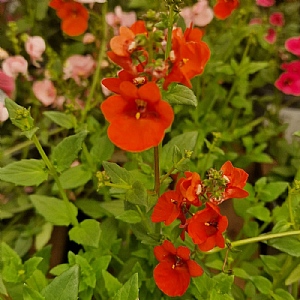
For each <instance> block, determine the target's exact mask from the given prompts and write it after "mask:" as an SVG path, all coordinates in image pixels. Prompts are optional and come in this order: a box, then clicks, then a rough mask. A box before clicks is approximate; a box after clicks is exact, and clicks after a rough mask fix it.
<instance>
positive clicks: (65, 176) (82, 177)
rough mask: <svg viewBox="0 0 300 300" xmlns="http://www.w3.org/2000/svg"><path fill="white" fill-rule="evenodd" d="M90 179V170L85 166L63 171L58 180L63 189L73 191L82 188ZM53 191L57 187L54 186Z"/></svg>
mask: <svg viewBox="0 0 300 300" xmlns="http://www.w3.org/2000/svg"><path fill="white" fill-rule="evenodd" d="M91 178H92V172H91V170H90V169H89V168H88V167H87V166H85V165H78V166H76V167H71V168H69V169H67V170H66V171H64V172H63V173H62V174H61V175H60V177H59V180H60V182H61V185H62V187H63V188H64V189H74V188H77V187H79V186H84V185H85V184H86V183H87V182H88V181H89V180H90V179H91ZM55 189H57V186H55Z"/></svg>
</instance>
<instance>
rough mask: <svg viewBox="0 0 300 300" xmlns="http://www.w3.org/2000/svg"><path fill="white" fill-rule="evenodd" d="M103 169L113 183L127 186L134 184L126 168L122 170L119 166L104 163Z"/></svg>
mask: <svg viewBox="0 0 300 300" xmlns="http://www.w3.org/2000/svg"><path fill="white" fill-rule="evenodd" d="M103 168H104V170H105V172H106V173H107V175H108V176H109V177H110V179H111V181H112V182H113V183H116V184H125V185H131V184H132V182H133V179H132V177H131V175H130V173H129V172H128V171H127V170H126V169H125V168H121V167H120V166H118V165H117V164H115V163H111V162H107V161H104V162H103Z"/></svg>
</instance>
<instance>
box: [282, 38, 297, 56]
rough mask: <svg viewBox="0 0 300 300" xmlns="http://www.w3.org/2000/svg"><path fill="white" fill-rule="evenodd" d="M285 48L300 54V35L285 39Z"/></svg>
mask: <svg viewBox="0 0 300 300" xmlns="http://www.w3.org/2000/svg"><path fill="white" fill-rule="evenodd" d="M285 49H286V50H287V51H289V52H291V53H293V54H295V55H298V56H300V36H295V37H291V38H289V39H287V40H286V41H285Z"/></svg>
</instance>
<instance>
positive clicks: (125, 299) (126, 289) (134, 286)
mask: <svg viewBox="0 0 300 300" xmlns="http://www.w3.org/2000/svg"><path fill="white" fill-rule="evenodd" d="M138 298H139V286H138V273H135V274H133V275H132V276H131V277H130V279H129V280H128V281H127V282H126V283H125V284H124V285H123V286H122V287H121V288H120V289H119V290H118V291H117V293H116V295H115V296H114V297H113V300H137V299H138Z"/></svg>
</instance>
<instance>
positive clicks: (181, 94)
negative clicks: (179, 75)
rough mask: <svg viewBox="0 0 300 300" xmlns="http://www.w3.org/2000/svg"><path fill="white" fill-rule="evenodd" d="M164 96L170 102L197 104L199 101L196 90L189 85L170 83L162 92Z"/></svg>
mask: <svg viewBox="0 0 300 300" xmlns="http://www.w3.org/2000/svg"><path fill="white" fill-rule="evenodd" d="M162 98H163V99H164V100H166V101H168V102H169V103H170V104H180V105H191V106H195V107H196V106H197V104H198V101H197V97H196V96H195V94H194V92H193V91H192V90H191V89H189V88H188V87H186V86H184V85H181V84H177V83H173V84H170V85H169V88H168V90H167V91H163V92H162Z"/></svg>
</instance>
